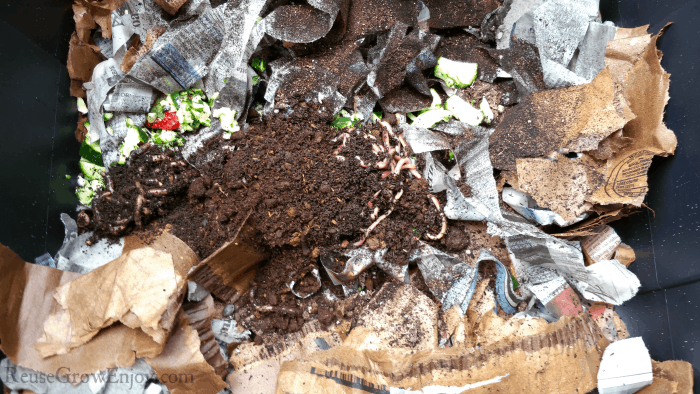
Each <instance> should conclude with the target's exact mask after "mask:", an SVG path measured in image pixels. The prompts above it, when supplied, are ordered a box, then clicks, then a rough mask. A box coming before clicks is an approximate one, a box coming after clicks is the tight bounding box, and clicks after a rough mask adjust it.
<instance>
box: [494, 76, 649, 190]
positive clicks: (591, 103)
mask: <svg viewBox="0 0 700 394" xmlns="http://www.w3.org/2000/svg"><path fill="white" fill-rule="evenodd" d="M634 117H635V115H634V114H633V113H632V111H631V110H630V107H629V106H628V104H627V100H625V97H624V96H623V94H622V92H620V90H619V89H617V88H616V86H615V85H614V84H613V80H612V79H611V75H610V71H609V70H607V69H603V71H601V72H600V73H599V74H598V76H597V77H596V78H595V79H594V80H593V81H592V82H591V83H589V84H585V85H579V86H572V87H569V88H566V89H555V90H546V91H542V92H537V93H533V94H531V95H528V96H525V97H523V98H522V99H521V102H520V105H517V106H515V107H513V108H512V109H511V110H510V111H508V112H507V113H506V114H505V117H504V118H503V120H502V121H501V123H499V125H498V126H497V127H496V131H495V132H494V133H493V134H492V135H491V137H490V141H491V144H490V147H489V152H490V154H491V160H492V161H493V166H494V168H496V169H500V170H515V167H516V159H518V158H528V157H540V156H544V155H546V154H548V153H549V152H552V151H558V150H559V149H566V150H569V151H572V152H583V151H587V150H594V149H596V148H597V147H598V143H599V142H600V141H602V140H603V139H605V138H606V137H607V136H609V135H610V134H612V133H614V132H615V131H617V130H620V129H621V128H622V127H623V126H624V125H625V124H627V122H629V121H630V120H632V119H634ZM518 176H520V171H518ZM520 181H521V182H522V180H520Z"/></svg>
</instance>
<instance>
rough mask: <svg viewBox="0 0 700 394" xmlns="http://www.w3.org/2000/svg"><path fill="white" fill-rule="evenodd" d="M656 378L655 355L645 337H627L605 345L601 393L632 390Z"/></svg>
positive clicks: (624, 393)
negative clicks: (650, 351)
mask: <svg viewBox="0 0 700 394" xmlns="http://www.w3.org/2000/svg"><path fill="white" fill-rule="evenodd" d="M652 380H653V376H652V369H651V357H649V350H647V347H646V346H645V345H644V341H643V340H642V337H636V338H628V339H623V340H621V341H617V342H614V343H612V344H610V345H609V346H608V347H607V348H606V349H605V352H604V353H603V358H602V359H601V360H600V369H599V370H598V392H599V393H600V394H631V393H634V392H637V391H639V389H641V388H643V387H644V386H648V385H650V384H651V382H652Z"/></svg>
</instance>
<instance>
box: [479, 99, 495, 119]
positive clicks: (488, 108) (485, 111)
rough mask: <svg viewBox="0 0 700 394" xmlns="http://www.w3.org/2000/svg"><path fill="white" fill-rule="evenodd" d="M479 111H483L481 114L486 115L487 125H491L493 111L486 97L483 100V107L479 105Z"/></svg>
mask: <svg viewBox="0 0 700 394" xmlns="http://www.w3.org/2000/svg"><path fill="white" fill-rule="evenodd" d="M479 109H480V110H481V113H483V114H484V121H485V122H486V123H491V121H492V120H493V111H492V110H491V106H489V102H488V101H486V97H484V98H482V99H481V105H479Z"/></svg>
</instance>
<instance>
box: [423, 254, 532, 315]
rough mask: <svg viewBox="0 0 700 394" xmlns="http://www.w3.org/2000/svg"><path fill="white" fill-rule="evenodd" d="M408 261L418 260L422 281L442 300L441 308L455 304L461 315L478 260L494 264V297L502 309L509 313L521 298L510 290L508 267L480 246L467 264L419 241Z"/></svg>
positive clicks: (471, 292) (511, 283)
mask: <svg viewBox="0 0 700 394" xmlns="http://www.w3.org/2000/svg"><path fill="white" fill-rule="evenodd" d="M410 260H411V261H416V262H417V263H418V268H419V269H420V271H421V274H423V280H424V281H425V284H426V285H427V286H428V288H429V289H430V291H431V292H432V293H433V295H434V296H435V297H436V298H437V299H438V300H440V302H442V310H443V311H447V310H448V309H450V308H451V307H452V306H453V305H457V306H459V309H460V311H461V312H462V314H465V313H466V312H467V307H469V302H470V301H471V299H472V296H473V294H474V290H475V289H476V283H477V281H478V276H479V275H478V272H479V263H481V262H482V261H492V262H493V263H494V264H495V266H496V272H497V274H496V276H497V279H496V299H497V300H498V304H499V305H500V306H501V309H503V311H505V312H506V313H508V314H511V315H512V314H514V313H515V312H516V311H517V307H518V304H519V303H520V302H522V301H523V298H521V297H520V296H519V295H517V294H516V293H515V291H514V290H513V287H514V286H513V281H512V278H511V276H510V272H509V271H508V269H507V268H506V267H505V266H504V265H503V264H502V263H501V262H500V261H498V259H496V258H495V257H494V256H493V255H492V254H491V253H489V251H488V250H486V249H481V251H480V252H479V259H478V260H477V261H476V265H475V266H471V265H469V264H467V263H465V262H463V261H461V260H459V259H457V258H455V257H452V256H450V255H448V254H447V253H444V252H441V251H439V250H437V249H435V248H433V247H432V246H430V245H428V244H426V243H424V242H420V246H419V247H418V248H415V249H414V250H413V253H412V254H411V258H410Z"/></svg>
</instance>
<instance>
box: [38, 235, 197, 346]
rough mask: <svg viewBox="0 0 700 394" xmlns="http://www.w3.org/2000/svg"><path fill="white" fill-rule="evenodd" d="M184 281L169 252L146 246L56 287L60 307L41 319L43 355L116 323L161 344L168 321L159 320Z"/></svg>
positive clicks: (81, 342) (173, 300)
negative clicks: (42, 324) (144, 334)
mask: <svg viewBox="0 0 700 394" xmlns="http://www.w3.org/2000/svg"><path fill="white" fill-rule="evenodd" d="M184 285H185V280H184V277H183V276H182V275H181V274H179V273H178V272H177V271H176V270H175V267H174V265H173V259H172V257H171V256H170V255H169V254H167V253H164V252H161V251H158V250H155V249H153V248H150V247H145V248H140V249H135V250H132V251H129V252H127V253H124V254H122V256H121V257H119V258H117V259H116V260H113V261H111V262H109V263H107V264H105V265H104V266H102V267H99V268H97V269H95V270H93V271H91V272H89V273H87V274H85V275H83V276H81V277H80V278H77V279H75V280H74V281H71V282H69V283H66V284H65V285H62V286H59V287H58V288H57V289H56V293H55V295H54V298H55V299H56V301H57V302H58V304H59V305H60V307H61V309H60V310H59V311H58V312H57V313H54V314H52V315H51V316H49V317H48V318H47V319H46V321H45V322H44V335H42V337H41V338H40V339H39V341H38V342H37V345H36V347H37V349H39V351H40V353H41V355H42V357H48V356H51V355H54V354H66V353H67V352H68V351H69V350H70V349H72V348H75V347H78V346H80V345H82V344H84V343H86V342H88V341H89V340H90V339H92V338H93V337H94V336H95V335H97V333H98V332H99V331H100V330H101V329H102V328H104V327H108V326H110V325H111V324H112V323H114V322H116V321H120V322H121V323H123V324H124V325H126V326H127V327H130V328H138V329H141V330H142V331H143V332H145V333H146V334H148V335H149V336H151V337H152V338H153V340H154V341H155V342H156V343H159V344H164V343H165V341H166V339H167V334H168V328H171V325H172V321H170V322H167V321H166V322H162V321H161V318H162V316H163V314H164V313H165V311H166V309H168V307H169V305H170V304H171V303H173V302H175V303H177V302H178V301H177V298H178V297H179V296H180V295H181V294H182V288H183V287H184ZM180 302H181V300H180Z"/></svg>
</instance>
